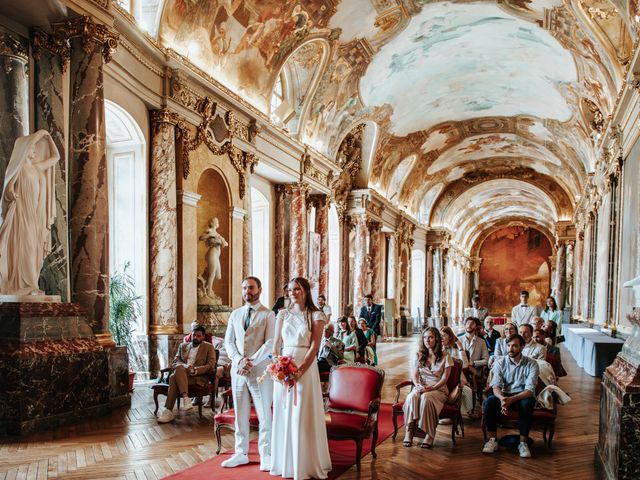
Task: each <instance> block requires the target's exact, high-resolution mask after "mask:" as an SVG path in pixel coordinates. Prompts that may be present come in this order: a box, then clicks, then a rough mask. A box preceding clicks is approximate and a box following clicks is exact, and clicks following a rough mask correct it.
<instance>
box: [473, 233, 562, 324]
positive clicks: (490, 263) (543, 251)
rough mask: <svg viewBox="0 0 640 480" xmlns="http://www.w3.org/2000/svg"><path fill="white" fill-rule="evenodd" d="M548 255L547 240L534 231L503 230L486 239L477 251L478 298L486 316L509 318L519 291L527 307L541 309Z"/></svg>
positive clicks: (547, 276)
mask: <svg viewBox="0 0 640 480" xmlns="http://www.w3.org/2000/svg"><path fill="white" fill-rule="evenodd" d="M552 253H553V251H552V248H551V244H550V243H549V240H548V238H547V237H546V236H545V235H544V234H543V233H542V232H540V231H539V230H536V229H534V228H526V227H506V228H502V229H500V230H497V231H495V232H493V233H492V234H491V235H489V236H488V237H487V238H486V239H485V241H484V243H483V244H482V247H480V258H482V264H481V265H480V295H481V298H482V303H483V304H484V305H485V306H486V307H487V308H488V309H489V312H490V313H491V314H492V315H502V314H504V313H506V314H507V315H510V314H511V308H512V307H513V306H514V305H517V304H518V303H519V301H520V298H519V295H520V291H521V290H528V291H529V295H530V298H529V303H530V304H531V305H540V306H542V305H543V304H544V300H545V298H546V296H547V295H548V294H549V291H550V278H551V276H550V265H549V257H550V256H551V255H552Z"/></svg>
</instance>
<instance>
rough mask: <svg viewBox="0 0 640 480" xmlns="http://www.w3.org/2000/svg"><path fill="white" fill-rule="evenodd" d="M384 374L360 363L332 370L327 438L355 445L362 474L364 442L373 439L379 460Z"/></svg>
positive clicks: (373, 445)
mask: <svg viewBox="0 0 640 480" xmlns="http://www.w3.org/2000/svg"><path fill="white" fill-rule="evenodd" d="M383 382H384V371H383V370H380V369H379V368H376V367H372V366H371V365H365V364H361V363H350V364H346V365H337V366H335V367H333V368H332V369H331V376H330V380H329V392H328V393H327V394H326V408H327V415H328V417H329V418H327V436H328V437H329V439H332V440H353V441H355V442H356V466H357V469H358V471H360V460H361V458H362V442H363V440H364V439H366V438H369V437H370V436H371V437H372V439H371V455H372V456H373V458H376V457H377V454H376V442H377V441H378V412H379V410H380V396H381V392H382V384H383Z"/></svg>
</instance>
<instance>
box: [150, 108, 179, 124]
mask: <svg viewBox="0 0 640 480" xmlns="http://www.w3.org/2000/svg"><path fill="white" fill-rule="evenodd" d="M178 122H180V115H178V114H177V113H175V112H172V111H171V110H169V109H168V108H166V107H165V108H161V109H159V110H151V123H152V124H156V123H168V124H170V125H174V126H175V125H177V124H178Z"/></svg>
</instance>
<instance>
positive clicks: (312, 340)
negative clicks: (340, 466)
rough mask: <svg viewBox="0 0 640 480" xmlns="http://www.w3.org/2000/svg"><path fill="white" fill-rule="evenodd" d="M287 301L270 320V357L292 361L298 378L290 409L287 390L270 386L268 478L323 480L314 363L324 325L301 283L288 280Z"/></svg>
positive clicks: (327, 462)
mask: <svg viewBox="0 0 640 480" xmlns="http://www.w3.org/2000/svg"><path fill="white" fill-rule="evenodd" d="M289 298H290V299H291V302H292V303H291V306H290V307H289V308H288V309H283V310H281V311H280V312H279V313H278V316H277V318H276V333H275V338H274V352H275V354H276V355H279V354H282V355H287V356H290V357H292V358H293V359H294V361H295V363H296V364H297V365H298V367H299V368H300V374H299V376H298V382H297V386H296V389H297V392H296V397H297V398H296V399H295V403H294V394H293V388H291V389H290V390H289V391H288V392H285V389H284V386H283V385H282V384H281V383H278V382H274V387H273V426H272V430H271V472H270V473H271V475H280V476H282V477H284V478H293V479H294V480H305V479H307V478H314V479H324V478H327V473H328V472H329V471H330V470H331V457H330V456H329V444H328V442H327V429H326V425H325V417H324V404H323V400H322V387H321V386H320V373H319V372H318V365H317V363H316V357H317V355H318V350H319V348H320V339H321V337H322V332H323V330H324V325H325V323H326V321H327V319H326V317H325V315H324V313H322V312H321V311H320V310H318V308H317V307H316V306H315V305H314V304H313V300H312V298H311V288H310V286H309V282H308V281H307V280H306V279H304V278H301V277H298V278H294V279H293V280H291V282H290V283H289ZM281 347H282V352H281V353H280V348H281Z"/></svg>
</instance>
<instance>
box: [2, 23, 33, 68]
mask: <svg viewBox="0 0 640 480" xmlns="http://www.w3.org/2000/svg"><path fill="white" fill-rule="evenodd" d="M0 56H2V57H4V62H3V63H4V71H5V73H6V74H7V75H9V73H11V70H12V69H13V65H12V62H11V61H12V60H17V61H19V62H21V63H22V64H24V65H26V64H27V62H28V61H29V53H28V52H27V49H26V48H25V47H24V45H23V44H22V42H20V40H19V39H17V38H16V37H14V36H13V35H11V34H9V33H0Z"/></svg>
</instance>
